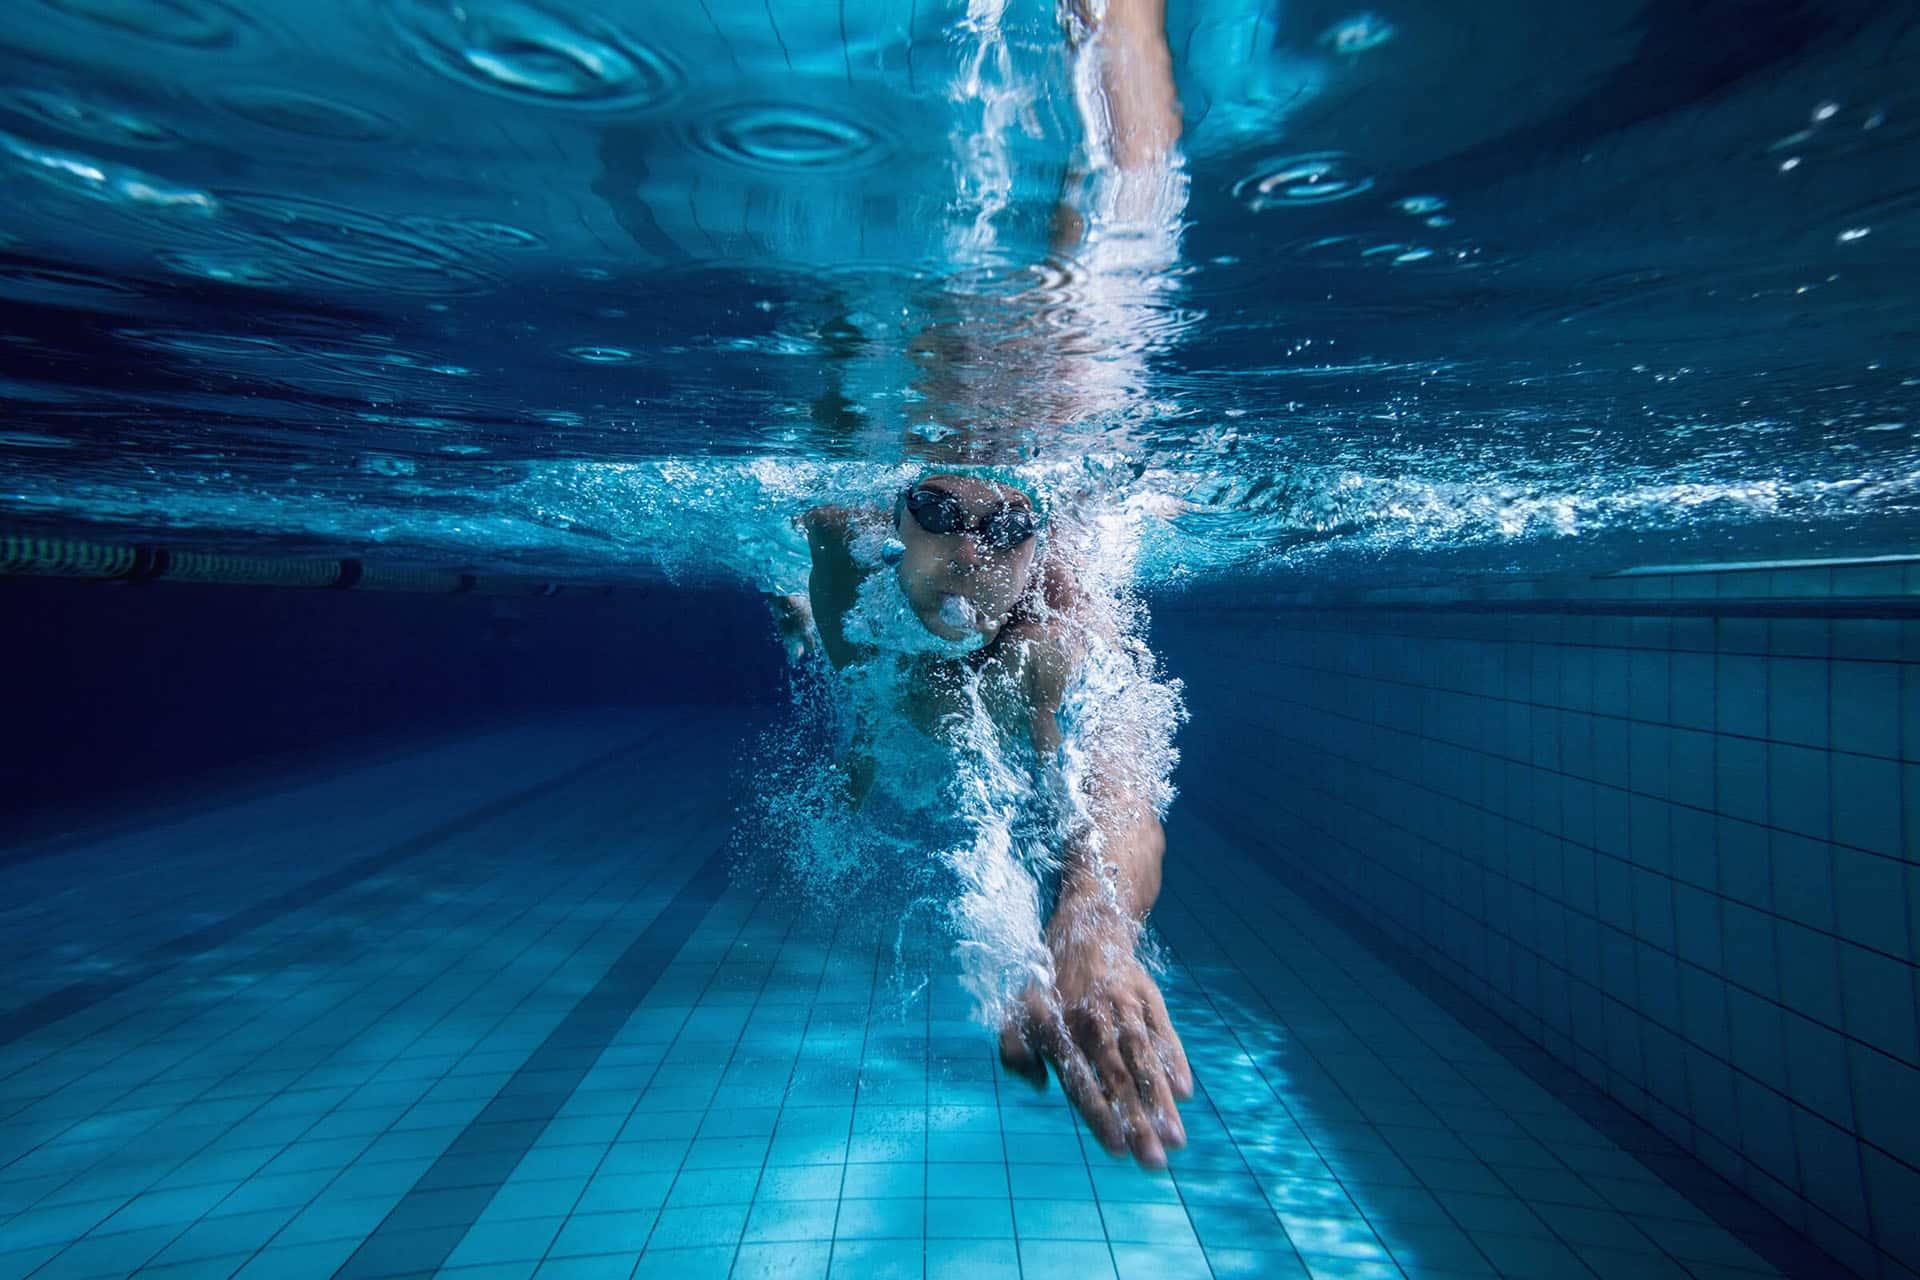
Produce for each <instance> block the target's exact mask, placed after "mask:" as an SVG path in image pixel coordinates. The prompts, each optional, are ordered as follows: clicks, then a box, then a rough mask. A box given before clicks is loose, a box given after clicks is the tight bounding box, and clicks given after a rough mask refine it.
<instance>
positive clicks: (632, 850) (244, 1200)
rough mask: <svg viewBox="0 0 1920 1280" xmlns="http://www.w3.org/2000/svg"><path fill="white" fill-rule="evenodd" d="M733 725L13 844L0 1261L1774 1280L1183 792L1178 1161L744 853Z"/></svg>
mask: <svg viewBox="0 0 1920 1280" xmlns="http://www.w3.org/2000/svg"><path fill="white" fill-rule="evenodd" d="M752 728H753V726H751V725H749V724H747V723H746V722H745V721H744V720H743V719H741V718H739V717H738V716H731V717H730V716H728V715H723V714H719V713H715V712H712V711H706V710H700V709H683V708H663V709H660V710H657V711H653V712H648V713H644V714H636V713H633V712H622V713H619V714H611V713H609V714H604V715H595V716H572V717H562V718H555V719H552V720H546V721H541V722H538V723H531V724H523V725H516V726H510V727H501V728H497V729H495V730H492V731H489V732H486V733H480V734H474V735H467V736H463V737H462V738H461V739H459V740H449V741H444V742H438V743H423V744H416V745H415V746H414V747H412V748H410V749H407V750H396V751H393V752H389V753H388V754H386V755H384V756H382V757H379V758H376V759H369V760H367V761H365V762H363V763H361V764H359V765H356V766H351V767H346V768H330V769H328V770H326V771H325V772H323V773H319V774H316V775H313V776H306V777H300V776H288V777H285V778H283V779H281V780H280V781H279V782H278V783H277V784H275V785H264V786H254V787H253V788H251V789H250V790H249V791H247V792H244V793H235V794H234V795H233V796H232V797H230V799H228V800H227V801H225V802H210V801H208V800H206V799H204V798H203V799H200V800H196V801H194V802H192V803H191V804H189V805H187V806H185V807H183V808H182V809H181V810H180V811H178V812H177V813H174V814H170V815H167V816H166V817H165V818H164V820H162V819H153V820H149V821H146V822H143V823H141V824H138V825H134V826H131V827H128V826H125V825H123V827H122V828H121V829H118V830H113V829H103V831H102V833H101V834H99V835H98V836H97V837H87V836H84V835H82V836H73V837H68V838H65V839H64V840H62V841H61V842H60V843H58V844H57V845H46V846H29V847H25V848H21V849H15V850H0V925H3V926H4V928H3V929H0V973H4V981H0V1280H14V1278H15V1277H29V1276H30V1277H33V1278H34V1280H55V1278H56V1277H57V1278H61V1280H77V1278H79V1277H92V1276H127V1275H138V1276H142V1277H161V1276H166V1277H180V1278H185V1277H192V1278H194V1280H200V1278H202V1277H210V1278H216V1280H218V1278H223V1277H231V1276H239V1277H246V1278H248V1280H257V1278H259V1277H316V1276H341V1277H376V1276H380V1277H387V1276H433V1275H441V1276H449V1277H456V1276H457V1277H462V1278H464V1280H525V1278H526V1277H534V1276H537V1277H541V1278H542V1280H559V1278H561V1277H565V1278H566V1280H588V1278H599V1277H609V1278H623V1280H624V1278H627V1277H648V1276H663V1277H665V1276H671V1277H675V1278H676V1280H681V1278H697V1277H704V1276H712V1277H726V1276H732V1277H741V1278H745V1277H792V1278H795V1280H798V1278H801V1277H819V1276H828V1275H832V1276H838V1277H894V1276H906V1277H920V1276H923V1275H924V1276H927V1277H948V1276H953V1277H965V1280H992V1278H993V1277H1000V1276H1008V1277H1013V1276H1026V1277H1034V1276H1041V1275H1046V1276H1056V1275H1058V1276H1072V1277H1086V1276H1093V1277H1099V1276H1117V1277H1120V1278H1121V1280H1135V1278H1136V1277H1140V1278H1146V1280H1178V1278H1180V1277H1186V1276H1196V1277H1204V1276H1218V1277H1230V1276H1233V1277H1237V1276H1255V1277H1278V1278H1290V1277H1306V1276H1311V1277H1314V1278H1315V1280H1329V1278H1336V1277H1337V1278H1341V1280H1346V1278H1349V1277H1353V1278H1360V1277H1365V1278H1368V1280H1372V1278H1375V1277H1400V1276H1406V1277H1413V1278H1416V1280H1419V1278H1425V1277H1434V1278H1438V1277H1456V1276H1457V1277H1467V1276H1515V1277H1540V1278H1541V1280H1558V1278H1560V1277H1584V1276H1599V1277H1634V1278H1636V1280H1640V1278H1649V1277H1652V1278H1658V1277H1669V1276H1671V1277H1681V1276H1694V1277H1699V1278H1701V1280H1721V1278H1725V1280H1731V1278H1733V1277H1753V1276H1772V1275H1780V1274H1783V1272H1782V1271H1781V1270H1779V1269H1776V1267H1775V1266H1774V1265H1772V1264H1770V1262H1769V1261H1768V1260H1767V1256H1773V1257H1775V1259H1776V1260H1778V1255H1777V1254H1772V1253H1768V1254H1767V1256H1763V1253H1765V1252H1767V1251H1766V1250H1765V1242H1764V1241H1756V1239H1755V1236H1754V1233H1753V1232H1752V1231H1751V1230H1742V1231H1741V1232H1740V1234H1738V1235H1736V1234H1735V1233H1733V1232H1730V1231H1729V1230H1727V1229H1726V1228H1724V1227H1723V1226H1721V1225H1720V1223H1721V1222H1722V1221H1725V1220H1727V1215H1726V1214H1723V1213H1712V1214H1710V1213H1709V1212H1707V1211H1706V1210H1705V1209H1703V1208H1702V1207H1701V1204H1702V1200H1701V1196H1700V1195H1699V1194H1697V1193H1693V1192H1691V1191H1690V1193H1689V1194H1682V1193H1681V1191H1680V1190H1677V1189H1676V1184H1675V1182H1673V1181H1670V1179H1671V1178H1672V1177H1673V1169H1672V1167H1671V1162H1670V1161H1668V1162H1667V1163H1665V1164H1662V1165H1661V1167H1662V1168H1663V1169H1664V1170H1665V1171H1666V1173H1667V1175H1668V1176H1667V1177H1662V1176H1660V1175H1659V1174H1656V1172H1654V1169H1653V1168H1651V1167H1649V1163H1648V1159H1647V1158H1643V1155H1644V1154H1645V1153H1644V1152H1640V1151H1638V1149H1637V1148H1636V1150H1628V1149H1627V1148H1626V1147H1624V1146H1622V1145H1621V1142H1620V1141H1616V1137H1617V1136H1618V1134H1617V1133H1615V1134H1613V1135H1612V1136H1610V1133H1609V1131H1608V1130H1607V1126H1606V1125H1604V1124H1598V1125H1597V1124H1596V1123H1595V1122H1594V1121H1593V1119H1592V1117H1593V1115H1594V1114H1595V1112H1594V1108H1593V1106H1592V1105H1590V1104H1591V1103H1592V1101H1593V1100H1592V1099H1582V1098H1580V1097H1577V1096H1571V1095H1570V1094H1569V1093H1568V1091H1567V1090H1565V1089H1564V1088H1551V1087H1547V1085H1545V1084H1543V1083H1542V1078H1541V1076H1540V1075H1539V1073H1538V1072H1530V1071H1526V1070H1522V1069H1521V1066H1520V1065H1516V1060H1515V1058H1514V1056H1513V1054H1512V1053H1511V1052H1509V1051H1507V1049H1506V1048H1503V1047H1501V1046H1497V1045H1496V1044H1495V1043H1493V1040H1494V1038H1495V1037H1490V1036H1486V1035H1482V1034H1477V1033H1476V1030H1474V1029H1471V1028H1470V1026H1469V1023H1470V1022H1471V1021H1472V1020H1471V1018H1469V1019H1468V1020H1467V1021H1463V1020H1462V1018H1461V1017H1458V1016H1456V1013H1457V1012H1458V1010H1453V1011H1450V1009H1449V1007H1447V1005H1446V1003H1445V1002H1444V1001H1443V1000H1436V999H1435V998H1434V997H1433V996H1432V995H1430V994H1428V993H1427V991H1426V988H1425V987H1424V986H1423V984H1421V983H1420V982H1418V981H1415V980H1410V976H1412V975H1408V974H1407V973H1406V972H1405V970H1404V968H1403V967H1402V966H1400V965H1399V964H1397V963H1395V962H1394V960H1393V957H1391V956H1386V955H1383V954H1376V952H1374V951H1372V950H1369V949H1368V948H1367V947H1366V946H1363V945H1362V944H1361V943H1360V942H1359V941H1357V940H1356V939H1355V937H1353V936H1352V935H1350V934H1349V933H1348V932H1346V931H1344V930H1343V928H1342V927H1341V926H1340V925H1339V924H1337V923H1335V922H1334V921H1333V920H1332V919H1330V918H1329V917H1327V916H1325V915H1322V914H1320V913H1319V912H1318V911H1317V910H1316V909H1315V908H1314V906H1313V905H1311V904H1310V903H1309V902H1308V901H1306V900H1303V899H1302V898H1301V897H1300V896H1297V895H1296V894H1295V893H1294V892H1293V891H1292V890H1291V889H1290V888H1289V887H1287V886H1286V885H1285V884H1283V883H1282V882H1280V881H1277V880H1275V879H1274V878H1273V877H1272V876H1271V875H1270V874H1269V873H1268V872H1267V871H1265V870H1263V869H1262V868H1260V867H1258V866H1256V865H1254V864H1253V863H1252V862H1251V861H1249V860H1248V859H1247V858H1246V857H1245V856H1243V855H1242V854H1241V853H1240V852H1239V851H1237V850H1236V849H1235V848H1234V847H1233V846H1232V844H1231V843H1230V842H1229V841H1227V840H1226V839H1225V838H1224V837H1222V836H1221V835H1220V834H1219V833H1217V832H1216V831H1215V830H1214V829H1213V828H1212V827H1211V826H1210V825H1209V824H1208V823H1207V822H1206V820H1205V815H1204V814H1197V813H1191V812H1186V811H1185V810H1184V809H1183V808H1182V806H1180V805H1176V806H1175V811H1174V816H1173V818H1172V820H1171V822H1170V824H1169V853H1168V862H1167V869H1166V877H1165V889H1164V892H1163V896H1162V898H1161V903H1160V906H1159V908H1158V910H1157V911H1156V912H1155V918H1156V920H1157V922H1158V927H1159V929H1160V932H1161V936H1162V938H1163V939H1164V941H1165V943H1166V944H1167V947H1168V950H1169V952H1170V956H1171V959H1172V969H1171V973H1170V975H1169V980H1168V990H1167V994H1168V1002H1169V1006H1170V1008H1171V1009H1172V1011H1173V1015H1174V1017H1175V1020H1176V1022H1177V1024H1178V1026H1179V1028H1180V1029H1181V1031H1182V1032H1183V1034H1184V1038H1185V1042H1186V1045H1187V1049H1188V1053H1189V1055H1190V1057H1191V1059H1192V1061H1193V1065H1194V1069H1195V1075H1196V1079H1197V1084H1198V1089H1199V1093H1198V1095H1197V1096H1196V1097H1195V1099H1194V1100H1193V1101H1192V1102H1191V1103H1189V1104H1188V1105H1187V1106H1186V1108H1185V1109H1184V1111H1183V1115H1184V1117H1185V1121H1186V1128H1187V1132H1188V1135H1189V1145H1188V1147H1187V1148H1186V1149H1185V1150H1183V1151H1179V1152H1175V1153H1174V1154H1173V1159H1172V1168H1171V1170H1170V1171H1166V1172H1161V1173H1149V1172H1146V1171H1143V1170H1140V1169H1138V1168H1136V1167H1134V1166H1133V1165H1132V1164H1131V1163H1130V1162H1129V1161H1127V1160H1125V1159H1122V1158H1115V1157H1111V1156H1108V1155H1107V1154H1106V1153H1104V1152H1103V1151H1101V1150H1100V1148H1099V1147H1098V1145H1097V1144H1095V1143H1094V1142H1093V1141H1092V1140H1091V1138H1090V1137H1089V1136H1088V1135H1087V1133H1086V1132H1085V1130H1084V1128H1083V1127H1082V1126H1081V1125H1080V1124H1079V1123H1078V1122H1077V1120H1076V1118H1075V1116H1074V1114H1073V1112H1072V1111H1071V1110H1070V1109H1069V1108H1068V1106H1067V1104H1066V1102H1065V1100H1064V1098H1063V1097H1062V1095H1061V1094H1060V1092H1059V1091H1058V1089H1057V1088H1056V1087H1049V1089H1048V1090H1047V1091H1045V1092H1036V1091H1035V1090H1034V1089H1033V1088H1032V1087H1031V1086H1030V1085H1028V1084H1027V1083H1025V1082H1024V1081H1022V1080H1020V1079H1019V1078H1017V1077H1013V1076H1009V1075H1007V1074H1006V1073H1004V1072H1003V1071H1002V1070H1001V1068H1000V1066H999V1064H998V1060H997V1055H996V1053H995V1051H994V1044H993V1038H992V1037H991V1036H990V1035H988V1034H987V1033H986V1032H985V1031H983V1030H982V1029H981V1028H979V1027H978V1026H976V1025H974V1024H973V1023H971V1022H969V1021H968V1019H967V1003H966V999H965V997H964V994H963V993H962V991H961V989H960V985H959V982H958V980H957V977H956V976H955V973H954V969H953V965H952V964H951V962H950V960H949V958H948V956H947V955H946V954H944V949H943V948H941V947H939V946H937V945H934V944H933V943H932V942H931V941H930V940H929V938H928V937H927V936H926V935H925V933H924V932H922V933H920V934H918V935H915V936H914V937H912V938H910V940H909V943H908V945H907V947H906V949H905V951H904V953H903V954H901V956H900V958H899V959H898V960H897V959H896V949H895V936H894V930H891V929H873V928H865V927H862V926H860V925H858V924H857V923H852V922H846V921H836V920H833V919H826V918H821V917H820V916H819V915H817V914H813V913H809V912H806V911H803V910H801V909H798V908H796V907H795V906H794V905H793V903H792V902H791V901H790V900H788V899H787V898H785V897H784V896H783V895H778V894H774V893H769V892H766V891H764V890H762V889H758V888H755V887H753V886H752V885H750V884H747V883H744V882H742V883H738V884H736V883H733V881H732V878H731V877H730V875H729V860H728V857H727V855H726V853H725V852H724V849H725V845H726V841H727V836H728V833H729V830H730V825H731V823H732V821H733V812H732V804H731V798H730V797H729V796H728V794H727V793H726V790H725V788H724V786H722V785H721V784H720V781H719V780H721V779H724V778H726V777H727V776H728V772H729V769H730V768H731V765H732V762H733V761H734V759H735V758H736V757H737V754H738V748H739V746H740V744H741V743H743V742H744V741H745V740H746V738H747V736H748V734H749V733H750V732H751V731H752ZM901 963H904V964H905V965H906V966H907V967H908V969H909V970H910V973H909V975H908V977H909V980H908V981H907V982H906V984H905V986H906V988H907V989H911V988H912V987H913V986H915V985H917V980H918V978H919V977H920V976H923V975H924V977H925V978H926V979H927V982H926V986H925V988H924V990H923V991H922V992H921V993H920V994H919V995H918V996H917V997H913V998H911V999H903V998H902V996H901V992H902V989H903V988H902V983H901V981H900V979H899V976H898V974H897V972H896V968H897V965H898V964H901ZM1480 1030H1481V1031H1484V1030H1485V1027H1484V1026H1482V1027H1481V1028H1480ZM1508 1048H1510V1046H1509V1047H1508ZM1548 1083H1549V1084H1550V1083H1551V1082H1548ZM1629 1145H1633V1144H1631V1143H1629ZM1655 1145H1657V1144H1655ZM1648 1150H1652V1147H1649V1148H1648ZM1649 1158H1650V1157H1649ZM1655 1163H1660V1162H1659V1161H1655ZM1702 1185H1708V1186H1710V1185H1711V1182H1710V1180H1705V1181H1703V1183H1702ZM1733 1207H1734V1209H1735V1210H1737V1211H1746V1212H1748V1215H1749V1218H1750V1219H1751V1220H1753V1221H1758V1222H1761V1223H1762V1224H1763V1225H1764V1223H1765V1222H1767V1221H1769V1219H1766V1218H1765V1215H1757V1214H1755V1213H1753V1212H1752V1211H1751V1208H1750V1206H1747V1207H1746V1208H1745V1210H1742V1207H1741V1206H1738V1205H1735V1206H1733ZM1755 1243H1759V1244H1760V1245H1761V1248H1762V1251H1760V1252H1757V1251H1756V1250H1755V1248H1754V1247H1750V1246H1751V1245H1753V1244H1755ZM1798 1270H1800V1268H1794V1267H1788V1268H1787V1273H1793V1272H1795V1271H1798Z"/></svg>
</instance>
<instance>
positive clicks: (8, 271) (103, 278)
mask: <svg viewBox="0 0 1920 1280" xmlns="http://www.w3.org/2000/svg"><path fill="white" fill-rule="evenodd" d="M138 296H139V290H137V289H135V288H133V287H131V286H130V285H128V284H127V283H126V282H125V281H123V280H120V279H117V278H116V277H113V276H107V275H94V274H92V273H90V272H86V271H75V270H73V269H72V268H69V267H40V266H29V265H27V264H24V263H16V264H13V265H10V266H0V298H6V299H9V300H11V301H15V302H46V303H52V304H54V305H63V304H66V303H86V302H98V301H102V300H105V299H111V298H130V297H138Z"/></svg>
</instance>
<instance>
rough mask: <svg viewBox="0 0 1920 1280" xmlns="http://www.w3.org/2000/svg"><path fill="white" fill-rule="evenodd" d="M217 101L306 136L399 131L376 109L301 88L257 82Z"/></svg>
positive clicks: (363, 138) (374, 135)
mask: <svg viewBox="0 0 1920 1280" xmlns="http://www.w3.org/2000/svg"><path fill="white" fill-rule="evenodd" d="M215 101H217V102H218V103H219V104H220V105H221V106H222V107H225V108H226V109H227V110H228V111H231V112H232V113H233V114H234V115H237V116H239V117H240V118H241V119H243V120H251V121H252V122H253V123H255V124H258V125H264V126H266V127H267V128H269V129H277V130H279V131H280V132H282V133H293V134H299V135H300V136H301V137H305V138H325V139H326V140H327V141H329V142H379V141H382V140H383V139H386V138H390V137H392V136H393V135H394V133H395V132H397V128H396V126H395V125H394V123H393V121H391V120H389V119H387V118H386V117H385V116H383V115H381V114H380V113H379V112H377V111H369V110H368V109H367V108H365V107H357V106H354V105H353V104H352V103H347V102H335V101H334V100H333V99H331V98H322V97H320V96H319V95H317V94H311V93H303V92H301V91H300V90H298V89H282V88H275V87H272V86H267V85H255V86H252V87H249V88H239V89H229V90H226V91H225V92H223V93H220V94H218V95H216V97H215Z"/></svg>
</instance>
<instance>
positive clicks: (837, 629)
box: [800, 506, 862, 667]
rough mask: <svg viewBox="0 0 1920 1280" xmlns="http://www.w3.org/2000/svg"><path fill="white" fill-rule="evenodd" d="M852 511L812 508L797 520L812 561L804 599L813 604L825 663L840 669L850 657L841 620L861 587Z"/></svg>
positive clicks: (841, 508) (836, 508)
mask: <svg viewBox="0 0 1920 1280" xmlns="http://www.w3.org/2000/svg"><path fill="white" fill-rule="evenodd" d="M854 514H855V513H854V511H853V509H852V508H850V507H834V506H824V507H814V508H812V509H811V510H809V511H807V512H806V513H805V514H803V515H802V516H801V517H800V527H801V528H802V529H803V530H805V531H806V535H807V551H808V553H809V555H811V557H812V559H813V572H812V574H811V575H810V576H809V577H808V579H807V595H808V597H809V599H810V600H811V601H812V603H813V620H814V626H815V627H816V628H818V629H819V632H820V644H821V647H822V648H823V649H825V650H826V654H827V660H828V661H829V662H831V663H833V665H834V666H836V667H842V666H845V665H846V664H847V662H848V661H850V660H851V659H852V658H853V656H854V653H853V648H852V646H851V645H849V644H848V643H847V639H846V633H845V632H844V631H843V630H842V629H841V626H840V619H841V617H842V615H844V614H845V613H846V611H847V610H848V609H849V608H851V607H852V605H853V601H854V597H855V595H856V594H857V592H858V590H859V587H860V579H861V577H862V574H861V571H860V568H859V566H858V565H856V564H855V563H854V562H853V550H852V547H851V546H850V545H849V544H850V543H851V541H852V539H853V519H854Z"/></svg>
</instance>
